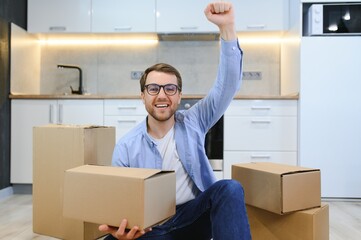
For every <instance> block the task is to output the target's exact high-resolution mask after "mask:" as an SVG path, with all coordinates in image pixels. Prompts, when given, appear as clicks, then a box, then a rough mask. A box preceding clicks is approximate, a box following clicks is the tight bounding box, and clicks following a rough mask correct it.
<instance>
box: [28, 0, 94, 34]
mask: <svg viewBox="0 0 361 240" xmlns="http://www.w3.org/2000/svg"><path fill="white" fill-rule="evenodd" d="M90 21H91V0H62V1H57V0H28V32H31V33H59V32H60V33H83V32H90V30H91V29H90V26H91V23H90Z"/></svg>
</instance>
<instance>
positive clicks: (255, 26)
mask: <svg viewBox="0 0 361 240" xmlns="http://www.w3.org/2000/svg"><path fill="white" fill-rule="evenodd" d="M265 28H266V25H265V24H253V25H247V29H265Z"/></svg>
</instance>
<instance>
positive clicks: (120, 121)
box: [118, 120, 137, 124]
mask: <svg viewBox="0 0 361 240" xmlns="http://www.w3.org/2000/svg"><path fill="white" fill-rule="evenodd" d="M118 123H134V124H136V123H137V121H136V120H118Z"/></svg>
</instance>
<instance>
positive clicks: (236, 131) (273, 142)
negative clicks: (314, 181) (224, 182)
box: [223, 100, 297, 179]
mask: <svg viewBox="0 0 361 240" xmlns="http://www.w3.org/2000/svg"><path fill="white" fill-rule="evenodd" d="M223 157H224V168H223V171H224V178H226V179H227V178H231V166H232V165H233V164H235V163H246V162H260V161H262V162H276V163H284V164H290V165H297V100H233V101H232V103H231V105H230V106H229V107H228V109H227V111H226V112H225V114H224V156H223Z"/></svg>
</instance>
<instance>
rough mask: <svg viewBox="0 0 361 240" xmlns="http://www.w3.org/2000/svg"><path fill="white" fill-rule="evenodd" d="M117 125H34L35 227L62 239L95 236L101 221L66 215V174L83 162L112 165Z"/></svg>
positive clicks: (76, 239) (35, 230) (91, 237)
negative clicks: (64, 208)
mask: <svg viewBox="0 0 361 240" xmlns="http://www.w3.org/2000/svg"><path fill="white" fill-rule="evenodd" d="M114 145H115V128H114V127H103V126H89V125H45V126H38V127H35V128H34V129H33V147H34V149H33V231H34V232H35V233H38V234H41V235H47V236H51V237H56V238H59V239H72V240H82V239H96V238H98V237H100V236H101V235H104V233H101V232H99V231H98V225H97V224H93V223H88V222H85V221H81V220H75V219H70V218H66V217H64V216H63V191H64V187H63V186H64V174H65V171H66V170H67V169H70V168H74V167H76V166H82V165H84V164H95V165H110V164H111V159H112V154H113V149H114Z"/></svg>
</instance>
